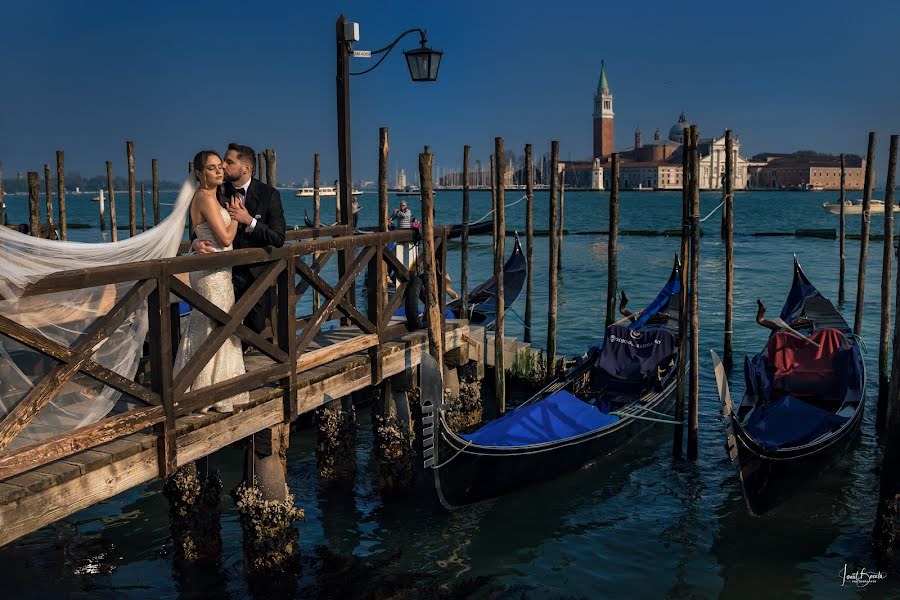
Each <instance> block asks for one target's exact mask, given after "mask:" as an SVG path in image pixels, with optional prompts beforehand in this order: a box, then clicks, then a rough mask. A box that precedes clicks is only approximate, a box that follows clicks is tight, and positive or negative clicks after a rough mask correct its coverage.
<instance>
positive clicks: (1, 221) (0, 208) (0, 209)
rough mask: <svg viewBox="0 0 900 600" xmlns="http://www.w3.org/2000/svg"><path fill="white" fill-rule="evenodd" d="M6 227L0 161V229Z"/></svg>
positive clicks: (0, 165) (1, 165) (1, 164)
mask: <svg viewBox="0 0 900 600" xmlns="http://www.w3.org/2000/svg"><path fill="white" fill-rule="evenodd" d="M4 225H6V204H4V202H3V161H2V160H0V227H3V226H4Z"/></svg>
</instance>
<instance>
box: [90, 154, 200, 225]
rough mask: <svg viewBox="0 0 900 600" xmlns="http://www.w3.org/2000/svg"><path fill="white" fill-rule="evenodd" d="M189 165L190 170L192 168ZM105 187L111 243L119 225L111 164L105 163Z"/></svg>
mask: <svg viewBox="0 0 900 600" xmlns="http://www.w3.org/2000/svg"><path fill="white" fill-rule="evenodd" d="M193 164H194V163H191V168H193ZM106 187H107V188H109V229H110V233H111V234H112V241H114V242H117V241H118V240H119V226H118V225H119V223H118V221H116V192H115V188H114V186H113V172H112V163H111V162H110V161H106Z"/></svg>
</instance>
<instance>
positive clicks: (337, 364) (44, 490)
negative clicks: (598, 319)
mask: <svg viewBox="0 0 900 600" xmlns="http://www.w3.org/2000/svg"><path fill="white" fill-rule="evenodd" d="M447 325H448V327H447V333H446V338H447V347H446V350H450V349H453V348H456V347H459V346H461V345H464V344H465V343H466V342H465V341H464V340H463V337H464V336H465V335H466V334H468V331H469V330H468V327H467V326H466V324H465V323H462V324H456V323H453V322H449V321H448V323H447ZM347 329H350V328H347ZM353 329H356V328H353ZM345 335H346V332H345V331H340V330H335V331H334V332H324V334H323V336H322V337H323V338H324V340H322V341H324V342H326V343H325V344H324V346H323V347H325V346H327V345H328V344H329V343H340V340H341V339H342V338H344V336H345ZM355 335H356V336H360V335H361V332H359V331H358V329H357V330H356V334H355ZM352 338H353V336H350V339H352ZM383 348H384V376H385V377H389V376H391V375H395V374H397V373H400V372H402V371H404V370H405V369H408V368H410V367H412V366H415V365H417V364H418V363H419V361H420V360H421V356H422V355H423V354H424V353H425V352H427V349H428V341H427V337H426V335H425V333H424V332H414V333H411V334H409V335H406V336H404V337H403V338H401V339H399V340H395V341H391V342H387V343H385V344H384V346H383ZM370 385H371V364H370V362H369V357H368V354H367V353H366V352H365V351H362V352H359V353H356V354H352V355H350V356H346V357H343V358H340V359H338V360H334V361H332V362H329V363H328V364H327V365H322V366H318V367H315V368H313V369H310V370H307V371H304V372H303V373H300V374H299V375H298V377H297V386H298V409H299V412H307V411H309V410H313V409H315V408H318V407H319V406H321V405H323V404H324V403H326V402H329V401H331V400H332V399H335V398H340V397H342V396H346V395H348V394H350V393H351V392H354V391H356V390H359V389H363V388H366V387H369V386H370ZM283 417H284V406H283V401H282V397H281V390H280V389H279V388H277V387H264V388H259V389H257V390H253V391H252V392H251V402H250V403H249V404H248V405H246V406H245V407H242V408H241V409H240V410H239V411H236V412H235V413H232V414H219V413H207V414H192V415H187V416H185V417H182V418H180V419H178V421H177V427H176V430H177V447H178V463H179V464H187V463H188V462H191V461H193V460H196V459H198V458H201V457H203V456H208V455H209V454H212V453H213V452H215V451H217V450H219V449H221V448H224V447H225V446H227V445H229V444H231V443H234V442H236V441H238V440H241V439H244V438H246V437H248V436H250V435H252V434H254V433H256V432H258V431H261V430H263V429H265V428H267V427H271V426H273V425H275V424H277V423H280V422H281V420H282V419H283ZM156 441H157V437H156V436H153V435H149V434H146V433H135V434H132V435H129V436H125V437H123V438H121V439H118V440H116V441H114V442H110V443H108V444H104V445H102V446H99V447H97V448H93V449H91V450H87V451H84V452H80V453H78V454H75V455H73V456H70V457H67V458H65V459H63V460H61V461H57V462H56V463H50V464H49V465H45V466H43V467H41V468H40V469H37V470H35V471H31V472H29V473H24V474H22V475H18V476H16V477H12V478H10V479H8V480H6V481H3V482H0V546H2V545H3V544H6V543H8V542H10V541H12V540H15V539H17V538H19V537H21V536H23V535H25V534H27V533H30V532H32V531H35V530H37V529H39V528H41V527H44V526H45V525H48V524H50V523H53V522H54V521H57V520H59V519H62V518H64V517H66V516H68V515H70V514H73V513H75V512H77V511H79V510H82V509H84V508H86V507H88V506H91V505H93V504H95V503H96V502H100V501H102V500H105V499H107V498H110V497H112V496H114V495H116V494H119V493H121V492H123V491H125V490H127V489H130V488H132V487H134V486H137V485H140V484H142V483H145V482H147V481H150V480H152V479H154V478H156V477H158V476H159V464H158V461H157V453H156V448H155V445H156Z"/></svg>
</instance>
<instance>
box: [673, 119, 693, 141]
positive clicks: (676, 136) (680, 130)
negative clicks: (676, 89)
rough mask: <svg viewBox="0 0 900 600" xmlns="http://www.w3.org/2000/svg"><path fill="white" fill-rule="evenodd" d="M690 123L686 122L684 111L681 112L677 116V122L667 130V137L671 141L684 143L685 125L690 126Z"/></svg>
mask: <svg viewBox="0 0 900 600" xmlns="http://www.w3.org/2000/svg"><path fill="white" fill-rule="evenodd" d="M690 126H691V124H690V123H688V120H687V117H686V116H684V112H682V113H681V116H679V117H678V122H677V123H675V124H674V125H672V129H670V130H669V139H670V140H672V141H673V142H678V143H679V144H683V143H684V130H685V129H686V128H687V127H690Z"/></svg>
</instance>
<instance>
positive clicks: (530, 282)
mask: <svg viewBox="0 0 900 600" xmlns="http://www.w3.org/2000/svg"><path fill="white" fill-rule="evenodd" d="M533 160H534V159H533V158H532V156H531V144H525V244H526V248H525V252H526V254H525V258H526V260H527V261H528V270H527V271H526V274H525V318H524V321H525V336H524V339H525V343H526V344H530V343H531V311H532V309H533V305H532V302H533V296H534V269H532V268H531V265H533V264H534V164H533Z"/></svg>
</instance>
